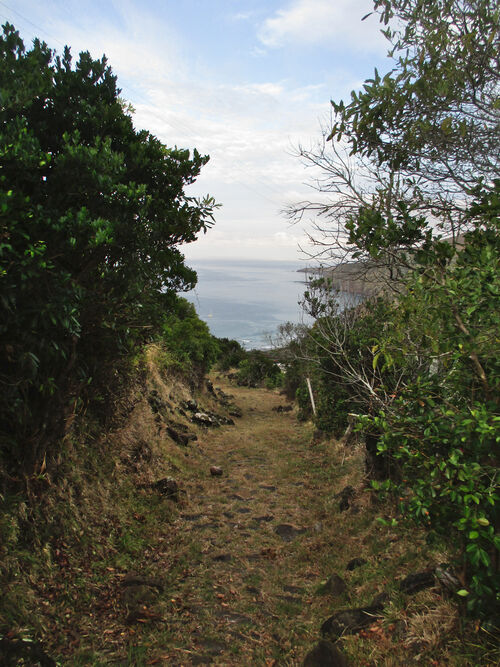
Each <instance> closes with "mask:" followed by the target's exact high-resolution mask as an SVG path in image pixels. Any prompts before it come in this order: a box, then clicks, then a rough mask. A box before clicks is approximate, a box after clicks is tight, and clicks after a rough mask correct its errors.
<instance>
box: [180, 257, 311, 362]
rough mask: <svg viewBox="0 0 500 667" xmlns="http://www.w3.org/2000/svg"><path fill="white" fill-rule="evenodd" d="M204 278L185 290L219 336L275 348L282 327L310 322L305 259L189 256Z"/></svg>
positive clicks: (249, 346)
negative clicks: (304, 307)
mask: <svg viewBox="0 0 500 667" xmlns="http://www.w3.org/2000/svg"><path fill="white" fill-rule="evenodd" d="M186 263H187V264H188V265H189V266H190V267H192V268H193V269H194V270H195V271H196V272H197V274H198V284H197V285H196V287H195V289H194V290H192V291H191V292H186V293H185V294H183V296H185V297H186V298H187V299H188V301H190V302H191V303H193V304H194V306H195V307H196V310H197V312H198V315H199V317H200V318H201V319H202V320H203V321H204V322H206V323H207V324H208V326H209V328H210V331H211V332H212V334H213V335H214V336H217V338H229V339H232V340H237V341H238V342H239V343H240V345H242V346H243V347H244V348H245V349H269V348H271V347H272V346H273V345H272V338H273V336H276V334H277V331H278V327H279V326H280V325H281V324H284V323H286V322H292V323H293V324H300V323H309V322H310V321H311V320H310V318H309V317H308V316H307V315H306V314H305V313H304V311H303V310H302V308H301V306H300V301H301V300H302V299H303V294H304V291H305V279H304V273H299V269H300V268H304V265H303V264H302V263H301V262H300V260H297V261H290V260H253V259H215V258H210V259H197V260H187V262H186Z"/></svg>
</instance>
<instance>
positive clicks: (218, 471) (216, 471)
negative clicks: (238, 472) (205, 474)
mask: <svg viewBox="0 0 500 667" xmlns="http://www.w3.org/2000/svg"><path fill="white" fill-rule="evenodd" d="M210 474H211V475H212V477H220V476H221V475H222V468H220V467H219V466H210Z"/></svg>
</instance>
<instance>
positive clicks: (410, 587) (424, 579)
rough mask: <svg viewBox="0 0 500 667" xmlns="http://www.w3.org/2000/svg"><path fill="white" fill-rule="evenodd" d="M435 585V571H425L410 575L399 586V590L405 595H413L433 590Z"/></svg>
mask: <svg viewBox="0 0 500 667" xmlns="http://www.w3.org/2000/svg"><path fill="white" fill-rule="evenodd" d="M435 583H436V580H435V578H434V570H424V571H423V572H415V573H414V574H409V575H408V576H407V577H405V578H404V579H403V581H402V582H401V583H400V584H399V588H400V590H401V591H403V593H407V594H408V595H413V594H414V593H418V592H419V591H423V590H424V588H431V587H432V586H434V584H435Z"/></svg>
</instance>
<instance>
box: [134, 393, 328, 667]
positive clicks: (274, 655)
mask: <svg viewBox="0 0 500 667" xmlns="http://www.w3.org/2000/svg"><path fill="white" fill-rule="evenodd" d="M217 385H218V386H222V388H223V389H224V390H225V391H227V392H230V393H231V394H233V395H235V401H236V403H237V404H238V405H239V406H240V407H241V408H242V410H243V417H242V418H241V419H238V420H237V424H236V426H233V427H230V426H228V427H223V428H220V429H213V430H209V431H207V432H206V433H205V434H204V435H203V437H202V438H200V443H199V444H198V445H197V446H198V447H199V449H200V454H201V455H202V456H201V459H200V460H201V461H202V463H201V464H200V470H199V471H198V474H197V475H196V476H195V477H194V478H193V479H191V480H190V481H188V482H187V490H188V501H187V503H186V506H185V507H184V508H183V509H182V511H181V512H180V514H179V517H178V519H177V520H176V522H175V524H174V526H173V527H171V528H169V533H170V534H169V535H168V537H166V539H165V542H166V543H163V544H162V546H161V548H162V549H163V553H164V554H165V553H169V554H171V555H172V554H173V555H174V559H173V562H172V561H171V562H170V563H169V565H168V567H169V570H170V571H169V572H167V573H166V576H167V579H168V584H167V588H168V598H169V599H168V604H167V605H166V607H164V610H163V618H164V619H165V621H166V624H165V626H164V627H163V628H162V627H161V626H158V627H157V628H156V631H155V633H154V635H150V636H149V639H146V637H143V638H144V640H145V643H146V644H149V650H148V655H149V657H150V660H152V662H150V663H146V664H155V661H158V663H163V664H173V665H174V664H175V665H196V664H220V665H267V664H268V665H274V664H280V665H292V664H300V662H301V660H302V659H303V657H304V655H305V653H306V652H307V650H308V649H309V648H310V647H311V646H312V644H313V643H314V641H315V640H316V638H317V637H318V629H319V625H318V624H319V623H320V619H322V618H324V617H325V614H327V609H328V607H325V602H324V600H323V601H322V600H321V599H318V596H317V595H315V591H316V590H317V588H318V586H319V584H320V581H321V578H322V574H323V575H326V576H327V575H328V565H329V563H328V560H329V559H328V558H325V557H324V556H325V554H324V552H325V548H326V549H327V550H330V549H331V547H330V546H329V545H330V544H331V542H332V540H331V535H330V534H329V533H330V531H331V528H332V526H331V525H330V522H329V516H328V514H329V510H328V508H327V507H326V506H325V505H328V503H329V502H330V503H331V502H332V497H333V489H332V487H331V478H332V474H333V473H332V470H331V469H330V468H331V465H332V460H331V452H330V453H328V452H326V451H325V449H324V447H323V448H321V447H320V448H318V447H316V448H315V447H311V432H310V427H308V426H304V425H301V424H299V423H298V422H297V421H296V418H295V416H294V415H293V413H291V412H277V411H276V410H273V408H276V407H278V406H279V405H283V404H284V399H283V398H282V397H280V396H279V395H277V394H276V393H274V392H270V391H266V390H261V389H242V388H234V387H229V386H224V385H223V384H222V385H221V382H220V381H218V382H217ZM328 454H330V456H328ZM211 465H215V466H220V467H221V468H222V470H223V474H222V476H217V477H214V476H211V475H210V471H209V468H210V466H211ZM325 485H326V486H328V487H329V493H326V494H325V490H324V489H322V487H324V486H325ZM337 504H338V503H337ZM318 560H321V562H322V564H323V567H322V570H323V572H321V571H319V570H318ZM160 561H161V558H160ZM325 561H326V562H325ZM158 573H159V572H158ZM159 574H160V573H159ZM146 634H148V633H146ZM152 640H154V644H155V645H156V647H157V648H156V649H154V650H153V656H154V657H153V658H151V648H152V647H151V643H150V642H151V641H152ZM139 644H140V642H139ZM162 647H164V648H162ZM138 648H139V646H138ZM130 659H133V656H131V658H130Z"/></svg>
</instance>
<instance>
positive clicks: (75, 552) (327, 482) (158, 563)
mask: <svg viewBox="0 0 500 667" xmlns="http://www.w3.org/2000/svg"><path fill="white" fill-rule="evenodd" d="M213 381H214V384H215V385H216V389H215V390H214V389H213V387H212V385H211V384H210V383H209V387H210V391H209V392H208V393H205V394H203V395H202V396H201V397H200V404H199V405H200V406H203V407H204V408H205V412H204V413H202V412H196V410H197V409H198V408H197V407H196V405H197V404H196V402H195V401H193V400H189V394H188V393H186V392H185V393H184V395H183V396H181V394H182V391H185V390H182V388H181V387H175V386H171V387H168V386H166V385H164V384H163V385H162V383H161V381H160V379H159V376H157V377H156V379H155V376H152V380H151V382H152V385H153V387H154V386H156V387H157V389H158V390H157V389H150V391H149V394H148V393H147V392H146V393H144V391H141V392H139V393H138V395H137V396H138V398H137V400H135V402H132V403H131V406H135V407H131V409H130V410H129V416H128V418H127V420H126V422H125V423H124V425H123V426H120V427H119V428H118V430H116V431H115V432H114V434H111V436H110V437H111V438H112V440H107V441H104V446H105V447H111V446H113V447H115V450H116V451H117V452H118V453H119V454H118V456H119V458H116V459H115V463H114V464H113V467H109V470H108V471H107V472H106V471H105V473H103V474H104V477H102V479H107V480H108V481H107V482H106V484H104V483H103V482H99V483H96V485H95V490H94V491H93V492H92V494H90V492H88V493H89V494H90V495H88V497H87V499H86V500H85V497H83V496H82V499H81V500H80V503H82V507H85V508H86V513H87V514H86V517H87V525H88V526H89V529H88V534H86V533H83V532H80V533H79V535H80V536H79V537H78V538H77V539H76V540H75V541H74V542H73V543H71V542H70V541H69V538H67V537H64V534H66V535H67V527H66V528H65V533H63V537H61V538H60V539H59V540H56V541H55V542H54V541H53V542H52V544H51V552H50V553H51V554H52V555H51V560H50V563H48V566H44V568H43V569H41V570H40V571H39V574H38V575H36V576H31V577H30V579H29V582H30V587H31V590H33V591H34V593H35V595H36V598H35V600H36V610H37V613H38V617H39V618H42V619H43V621H42V623H41V625H40V630H39V633H38V636H39V637H40V638H41V643H38V642H33V641H32V640H31V639H30V640H29V641H30V643H27V642H23V641H21V642H20V641H19V640H18V639H12V640H11V639H10V638H9V637H5V638H4V639H3V640H2V639H1V638H0V644H2V645H0V657H1V651H2V650H4V651H7V652H10V653H11V654H12V655H13V656H14V657H15V656H18V655H21V653H23V652H24V653H23V655H28V658H29V656H31V657H32V658H33V656H42V658H43V659H42V658H40V659H38V658H37V659H38V662H35V663H30V662H29V660H28V662H21V663H19V662H15V660H14V661H12V662H10V663H9V662H7V663H6V664H13V665H18V664H40V665H41V666H42V667H44V666H45V665H46V666H47V667H54V666H56V665H76V666H82V667H83V666H86V665H93V666H100V665H123V666H124V667H125V666H128V665H133V666H136V665H137V666H142V665H168V666H170V665H172V666H173V667H181V666H185V667H188V666H190V665H204V664H207V665H208V664H213V665H228V666H232V665H243V666H246V665H248V666H253V665H256V666H260V665H263V666H269V667H272V666H276V667H277V666H294V665H305V666H306V667H314V666H316V667H318V666H322V665H324V666H328V665H330V666H331V665H333V666H335V665H337V666H340V667H342V666H344V665H347V664H350V665H364V666H371V665H386V666H388V667H391V666H392V667H397V666H401V665H404V664H409V662H408V661H411V660H413V657H414V656H416V658H418V659H420V658H422V659H423V660H424V662H423V663H422V664H450V665H453V664H457V665H458V664H464V665H467V664H472V663H468V662H466V661H464V662H460V661H458V662H453V660H452V661H450V662H447V661H445V662H442V663H441V662H435V661H434V662H432V660H433V658H432V659H431V658H430V656H432V655H435V651H436V650H437V649H438V648H439V651H441V652H442V651H443V650H444V649H443V646H444V644H443V640H442V636H443V628H444V629H445V630H446V629H447V628H448V629H449V632H448V630H446V631H447V632H448V635H447V637H449V639H447V641H450V642H451V643H450V646H451V650H455V648H454V644H453V642H454V635H453V633H452V632H451V629H452V628H454V627H456V623H457V616H456V608H455V607H454V606H453V605H452V604H451V603H449V602H447V601H446V599H445V598H442V592H441V591H440V590H439V589H438V588H436V586H435V584H436V581H435V578H434V576H433V570H432V569H431V568H429V567H428V563H429V562H430V555H429V551H428V550H427V548H426V546H425V543H424V539H425V536H424V535H422V534H420V533H416V532H415V531H414V530H413V529H411V528H409V530H408V531H406V532H405V530H404V527H402V526H399V527H398V529H397V530H395V529H393V528H391V526H390V524H389V523H387V522H386V523H385V524H384V523H383V522H382V523H380V522H379V521H377V517H378V516H379V515H380V513H381V512H383V510H384V508H383V506H380V505H379V506H377V507H375V508H374V507H373V506H372V495H371V493H369V492H368V484H367V481H366V478H365V451H364V446H363V445H362V444H360V443H357V442H356V441H354V442H353V443H351V444H350V445H349V446H347V447H346V446H345V444H342V443H338V442H335V441H333V440H331V439H330V440H321V441H316V440H315V439H314V437H313V430H312V425H311V424H310V423H301V422H298V421H297V419H296V416H295V414H294V411H293V409H292V406H291V405H290V404H287V402H286V400H285V399H284V397H283V396H281V395H280V394H279V393H278V392H277V391H270V390H266V389H253V388H252V389H250V388H244V387H237V386H234V385H233V384H231V383H230V382H229V380H228V378H226V377H216V378H214V379H213ZM221 396H222V397H224V398H223V400H222V401H221V400H220V397H221ZM228 398H229V399H230V403H229V404H228V401H227V399H228ZM174 399H175V400H174ZM234 406H237V407H236V408H235V407H234ZM211 410H214V411H215V410H217V411H218V412H225V413H227V416H221V417H220V422H221V423H222V425H219V426H218V427H214V425H213V424H212V423H211V419H212V417H213V416H214V414H215V413H212V412H211ZM190 411H191V412H190ZM210 415H212V417H211V416H210ZM231 415H233V417H234V420H232V419H231ZM181 420H183V422H182V421H181ZM232 422H233V423H232ZM111 442H114V445H111V444H110V443H111ZM148 443H149V444H148ZM100 446H101V445H99V447H100ZM99 447H98V448H97V451H100V450H99ZM127 451H128V452H129V453H128V454H127V455H126V456H125V455H124V453H125V452H127ZM95 465H96V466H102V463H101V459H99V458H97V459H96V463H95ZM110 466H111V464H110ZM86 474H87V475H88V476H90V477H92V473H91V472H89V473H86ZM165 475H168V476H165ZM66 494H67V492H66ZM66 497H67V496H66ZM57 499H58V500H57ZM56 500H57V502H58V503H60V502H61V499H60V497H59V496H57V497H56ZM84 501H85V502H84ZM72 544H73V546H72ZM47 562H48V561H47ZM415 570H423V572H421V573H419V574H418V575H410V577H407V575H408V573H409V572H415ZM415 576H416V577H417V578H416V579H412V577H414V578H415ZM422 582H424V583H423V584H422ZM407 584H408V585H407ZM405 586H406V588H405ZM17 635H18V636H19V632H18V633H17ZM26 651H27V652H28V653H26ZM6 654H7V653H5V655H6ZM49 656H50V657H49ZM346 656H347V657H348V661H347V658H346ZM419 656H420V657H419ZM426 658H429V660H428V661H427V662H425V659H426ZM23 659H24V658H23Z"/></svg>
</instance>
